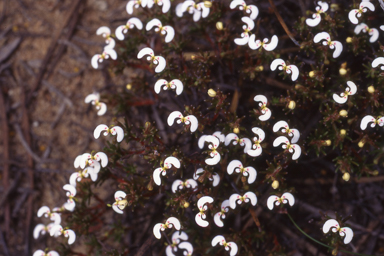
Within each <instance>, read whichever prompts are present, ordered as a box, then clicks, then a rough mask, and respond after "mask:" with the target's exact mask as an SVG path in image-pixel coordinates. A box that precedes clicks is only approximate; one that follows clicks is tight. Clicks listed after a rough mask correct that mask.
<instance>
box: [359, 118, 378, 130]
mask: <svg viewBox="0 0 384 256" xmlns="http://www.w3.org/2000/svg"><path fill="white" fill-rule="evenodd" d="M375 120H376V118H374V117H373V116H371V115H367V116H365V117H363V119H361V123H360V128H361V130H365V129H366V128H367V125H368V123H370V122H375ZM374 124H375V123H374Z"/></svg>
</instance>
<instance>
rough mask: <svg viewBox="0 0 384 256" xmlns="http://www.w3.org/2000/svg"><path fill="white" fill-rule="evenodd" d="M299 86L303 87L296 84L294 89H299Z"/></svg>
mask: <svg viewBox="0 0 384 256" xmlns="http://www.w3.org/2000/svg"><path fill="white" fill-rule="evenodd" d="M301 87H303V86H302V85H301V84H296V85H295V89H296V90H298V89H300V88H301Z"/></svg>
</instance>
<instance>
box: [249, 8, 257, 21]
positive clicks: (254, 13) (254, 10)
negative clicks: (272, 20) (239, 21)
mask: <svg viewBox="0 0 384 256" xmlns="http://www.w3.org/2000/svg"><path fill="white" fill-rule="evenodd" d="M248 10H250V11H251V15H249V17H250V18H251V19H253V20H255V19H256V18H257V16H258V15H259V8H257V6H256V5H253V4H252V5H248Z"/></svg>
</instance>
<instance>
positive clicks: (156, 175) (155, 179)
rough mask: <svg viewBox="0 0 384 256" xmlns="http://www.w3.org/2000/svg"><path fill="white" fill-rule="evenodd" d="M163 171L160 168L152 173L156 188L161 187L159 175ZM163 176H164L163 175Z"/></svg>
mask: <svg viewBox="0 0 384 256" xmlns="http://www.w3.org/2000/svg"><path fill="white" fill-rule="evenodd" d="M162 171H163V169H162V168H161V167H159V168H157V169H155V170H154V171H153V181H154V182H155V183H156V185H157V186H160V185H161V178H160V173H161V172H162ZM163 176H164V175H163Z"/></svg>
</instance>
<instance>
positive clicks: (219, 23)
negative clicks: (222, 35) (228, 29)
mask: <svg viewBox="0 0 384 256" xmlns="http://www.w3.org/2000/svg"><path fill="white" fill-rule="evenodd" d="M216 28H217V30H223V29H224V25H223V22H221V21H218V22H216Z"/></svg>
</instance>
